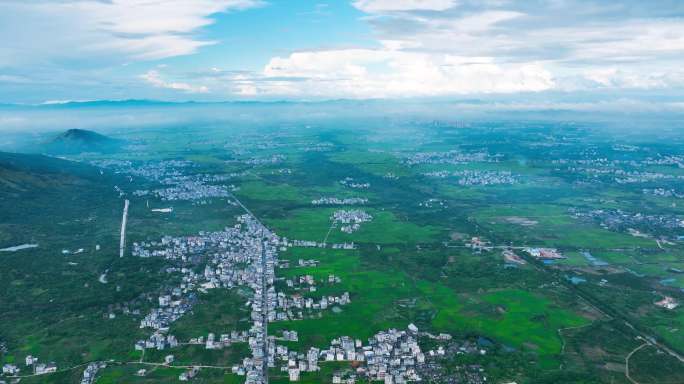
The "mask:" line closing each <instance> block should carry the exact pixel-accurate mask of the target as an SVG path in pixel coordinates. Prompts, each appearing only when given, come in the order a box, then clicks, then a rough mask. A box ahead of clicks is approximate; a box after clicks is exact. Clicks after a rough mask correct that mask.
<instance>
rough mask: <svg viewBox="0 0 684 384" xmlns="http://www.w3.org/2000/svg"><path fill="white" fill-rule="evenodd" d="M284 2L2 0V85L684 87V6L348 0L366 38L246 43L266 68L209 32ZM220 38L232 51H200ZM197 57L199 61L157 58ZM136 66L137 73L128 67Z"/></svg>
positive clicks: (468, 89) (294, 90)
mask: <svg viewBox="0 0 684 384" xmlns="http://www.w3.org/2000/svg"><path fill="white" fill-rule="evenodd" d="M280 1H283V2H285V1H289V0H268V1H267V0H33V1H23V0H5V1H0V36H8V37H9V38H6V39H3V41H2V42H0V88H2V87H3V86H4V87H5V89H12V90H31V88H30V87H40V89H53V88H55V89H56V88H58V87H61V88H60V90H61V93H60V94H59V95H54V96H47V97H46V99H49V98H70V99H81V98H97V93H96V92H95V91H93V92H92V93H88V94H84V93H82V92H83V90H84V89H91V88H89V87H90V86H93V87H95V86H99V87H102V88H105V89H108V90H116V92H117V93H116V95H117V96H118V97H119V98H126V97H130V98H136V97H141V95H139V94H133V92H139V91H141V90H142V91H143V92H149V93H147V94H145V95H146V96H147V97H160V98H179V99H181V98H184V99H187V98H194V97H200V98H212V99H227V98H259V97H270V98H276V97H287V98H379V97H420V96H448V95H462V94H490V93H502V94H510V93H517V92H543V91H549V90H555V91H566V92H573V91H587V90H597V89H598V90H601V89H609V90H615V91H624V90H632V89H636V90H642V91H648V90H653V89H666V90H675V91H681V90H683V89H684V69H682V68H681V67H682V66H681V63H682V62H684V21H683V20H684V2H682V1H681V0H658V1H652V2H645V1H642V0H617V1H610V2H607V1H603V0H340V1H344V2H345V3H344V6H345V7H346V9H347V10H349V12H355V13H357V14H358V16H357V20H356V21H357V23H359V24H360V25H363V26H364V27H365V28H364V36H363V39H361V40H355V43H353V44H341V43H340V44H335V43H326V44H324V45H321V44H322V43H321V42H320V41H319V42H317V43H313V42H312V43H310V44H309V43H307V41H306V40H303V41H298V42H297V43H292V44H291V45H288V44H287V43H288V41H287V39H285V38H281V36H277V35H274V36H270V37H267V38H268V39H272V40H273V41H277V42H278V43H279V44H274V46H276V48H271V50H270V51H267V52H261V51H260V50H263V49H264V48H263V46H264V45H266V44H261V43H260V42H259V40H254V41H255V42H254V44H253V45H250V46H249V48H248V49H252V50H253V52H247V53H248V54H249V53H251V56H252V57H259V61H258V64H254V63H255V62H257V61H256V60H245V61H240V60H233V59H234V58H239V57H241V56H242V55H243V54H244V53H245V52H243V51H236V50H234V49H232V47H231V46H230V45H229V43H228V42H226V40H229V39H231V38H238V39H250V38H251V37H250V36H247V35H245V36H223V35H220V34H216V33H214V34H208V33H205V32H206V30H207V27H208V26H210V25H212V24H214V23H215V22H216V20H217V19H219V18H220V17H219V16H220V15H221V14H222V13H226V12H231V11H241V10H246V9H252V8H260V7H264V8H266V9H268V7H269V6H273V5H275V3H278V2H280ZM284 4H288V3H284ZM332 8H333V7H331V6H330V4H313V3H312V4H311V12H312V13H310V14H313V13H316V12H318V16H317V17H323V16H321V15H320V10H321V9H325V10H326V11H325V17H326V18H329V19H326V20H327V22H326V23H312V24H311V25H309V26H307V25H304V24H302V23H301V22H297V23H295V22H293V21H292V19H291V20H289V23H290V24H287V22H284V21H283V25H284V26H286V27H287V28H298V33H302V32H303V34H304V35H306V34H315V33H316V28H326V29H333V30H334V29H335V28H338V26H337V24H336V23H335V21H336V19H335V18H336V17H337V15H335V13H334V12H331V9H332ZM280 9H283V8H280ZM293 12H295V13H296V11H293ZM297 14H298V15H306V14H307V13H306V12H304V13H297ZM238 15H240V14H238ZM271 17H272V16H271ZM263 22H264V23H273V22H280V21H279V20H275V21H274V20H273V19H268V20H264V21H263ZM307 28H309V29H307ZM218 30H220V29H218ZM368 30H370V31H371V32H365V31H368ZM340 32H341V31H340ZM311 41H315V40H313V39H312V40H311ZM281 42H282V44H280V43H281ZM215 44H221V45H219V47H221V50H222V53H220V54H217V53H216V50H215V51H214V54H213V55H211V56H203V55H205V52H206V50H207V49H206V48H205V49H202V48H203V47H206V46H209V45H215ZM189 55H195V56H194V57H196V58H197V59H198V60H196V62H197V63H201V64H196V65H194V64H193V63H194V62H195V60H188V61H186V62H185V63H184V64H182V66H181V67H173V66H171V65H169V66H168V67H165V66H160V65H159V64H160V63H166V62H167V61H168V60H167V59H170V58H174V57H179V56H189ZM228 62H230V63H235V62H238V63H243V62H250V64H249V65H251V66H250V67H244V66H243V67H237V68H236V67H231V66H230V64H226V63H228ZM144 63H148V64H144ZM207 63H208V64H207ZM129 64H131V66H137V67H136V68H137V69H136V70H135V72H133V71H132V70H129V71H127V70H125V69H122V68H124V67H125V66H127V65H129ZM240 65H242V64H240ZM205 66H209V67H210V68H206V67H205ZM211 67H216V68H214V69H211ZM217 68H227V69H217ZM67 84H68V85H71V84H79V86H77V87H74V90H73V91H70V90H69V89H68V87H67ZM35 89H38V88H35ZM6 92H7V91H6ZM27 92H28V91H27ZM126 92H128V93H130V94H127V93H126ZM0 96H2V91H0ZM105 97H106V96H105ZM142 97H145V96H142Z"/></svg>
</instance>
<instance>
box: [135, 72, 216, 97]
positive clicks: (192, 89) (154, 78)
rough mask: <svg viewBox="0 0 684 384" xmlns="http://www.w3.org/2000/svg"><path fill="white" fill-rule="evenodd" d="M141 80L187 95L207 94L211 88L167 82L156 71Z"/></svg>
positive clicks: (143, 75)
mask: <svg viewBox="0 0 684 384" xmlns="http://www.w3.org/2000/svg"><path fill="white" fill-rule="evenodd" d="M140 78H141V79H143V80H145V81H146V82H148V83H149V84H152V85H153V86H155V87H157V88H167V89H174V90H177V91H183V92H187V93H207V92H209V88H208V87H207V86H205V85H193V84H189V83H183V82H175V81H166V80H164V79H163V78H162V77H161V74H160V73H159V72H158V71H156V70H150V71H147V72H146V73H144V74H142V75H140Z"/></svg>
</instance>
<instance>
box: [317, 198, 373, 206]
mask: <svg viewBox="0 0 684 384" xmlns="http://www.w3.org/2000/svg"><path fill="white" fill-rule="evenodd" d="M367 202H368V199H366V198H363V197H347V198H342V199H340V198H339V197H321V198H320V199H316V200H311V204H313V205H363V204H366V203H367Z"/></svg>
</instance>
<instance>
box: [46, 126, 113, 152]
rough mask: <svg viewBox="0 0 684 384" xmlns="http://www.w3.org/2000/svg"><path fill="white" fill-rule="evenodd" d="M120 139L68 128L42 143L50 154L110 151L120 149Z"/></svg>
mask: <svg viewBox="0 0 684 384" xmlns="http://www.w3.org/2000/svg"><path fill="white" fill-rule="evenodd" d="M123 144H124V142H123V141H122V140H117V139H113V138H111V137H108V136H105V135H102V134H99V133H97V132H93V131H88V130H85V129H69V130H67V131H65V132H63V133H60V134H59V135H57V136H56V137H54V138H53V139H52V140H50V141H49V142H47V143H46V144H45V145H44V150H45V152H47V153H52V154H78V153H83V152H100V153H111V152H116V151H118V150H120V149H121V146H122V145H123Z"/></svg>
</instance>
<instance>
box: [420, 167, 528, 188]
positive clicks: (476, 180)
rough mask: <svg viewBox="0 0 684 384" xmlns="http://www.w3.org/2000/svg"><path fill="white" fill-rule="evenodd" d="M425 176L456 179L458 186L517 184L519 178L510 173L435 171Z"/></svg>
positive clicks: (424, 174)
mask: <svg viewBox="0 0 684 384" xmlns="http://www.w3.org/2000/svg"><path fill="white" fill-rule="evenodd" d="M423 176H427V177H437V178H441V179H444V178H447V177H454V178H456V182H457V183H458V185H464V186H468V185H503V184H508V185H510V184H516V183H517V182H518V177H516V176H514V175H513V174H512V173H511V172H509V171H471V170H464V171H451V172H450V171H433V172H426V173H423Z"/></svg>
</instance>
